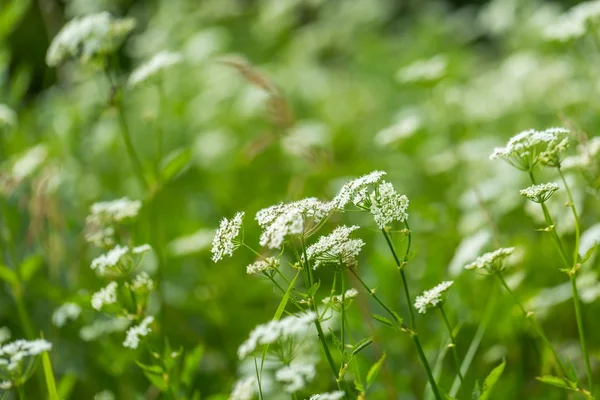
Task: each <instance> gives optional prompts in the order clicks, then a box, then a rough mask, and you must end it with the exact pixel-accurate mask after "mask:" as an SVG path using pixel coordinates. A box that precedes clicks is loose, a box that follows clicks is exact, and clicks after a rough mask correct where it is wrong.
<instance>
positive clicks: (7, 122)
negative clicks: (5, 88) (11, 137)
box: [0, 104, 17, 129]
mask: <svg viewBox="0 0 600 400" xmlns="http://www.w3.org/2000/svg"><path fill="white" fill-rule="evenodd" d="M16 124H17V113H16V112H14V111H13V110H12V108H10V107H9V106H7V105H6V104H0V129H2V128H12V127H13V126H15V125H16Z"/></svg>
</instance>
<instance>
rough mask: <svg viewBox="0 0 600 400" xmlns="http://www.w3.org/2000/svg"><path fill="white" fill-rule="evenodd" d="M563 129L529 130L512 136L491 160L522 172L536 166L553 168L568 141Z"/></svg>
mask: <svg viewBox="0 0 600 400" xmlns="http://www.w3.org/2000/svg"><path fill="white" fill-rule="evenodd" d="M568 133H569V130H568V129H565V128H548V129H546V130H544V131H536V130H535V129H530V130H527V131H523V132H521V133H519V134H517V135H515V136H513V137H512V138H511V139H510V140H509V141H508V144H507V145H506V147H497V148H496V149H494V152H493V153H492V155H491V156H490V159H491V160H495V159H502V160H504V161H506V162H508V163H509V164H511V165H512V166H514V167H515V168H518V169H520V170H522V171H531V170H533V168H535V167H536V166H537V165H538V164H542V165H548V166H551V167H555V166H558V165H560V161H561V153H563V152H564V151H565V150H566V149H567V147H568V145H569V141H568V138H567V137H566V135H567V134H568Z"/></svg>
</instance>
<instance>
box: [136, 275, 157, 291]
mask: <svg viewBox="0 0 600 400" xmlns="http://www.w3.org/2000/svg"><path fill="white" fill-rule="evenodd" d="M131 288H132V289H133V290H134V291H135V292H144V293H149V292H151V291H152V290H153V289H154V281H153V280H152V278H150V276H149V275H148V274H147V273H146V272H141V273H139V274H137V275H136V276H135V278H133V281H132V282H131Z"/></svg>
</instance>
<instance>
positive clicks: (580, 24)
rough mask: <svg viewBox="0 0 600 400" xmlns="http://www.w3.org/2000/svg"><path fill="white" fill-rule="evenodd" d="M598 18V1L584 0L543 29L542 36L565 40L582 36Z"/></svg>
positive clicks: (599, 6)
mask: <svg viewBox="0 0 600 400" xmlns="http://www.w3.org/2000/svg"><path fill="white" fill-rule="evenodd" d="M599 18H600V1H598V0H593V1H586V2H584V3H581V4H578V5H576V6H574V7H572V8H571V9H569V10H568V11H566V12H565V13H563V14H562V15H561V16H560V17H559V18H558V20H557V21H556V22H555V23H553V24H551V25H549V26H547V27H546V28H545V29H544V37H545V38H546V39H548V40H555V41H558V42H566V41H569V40H571V39H576V38H578V37H581V36H583V35H584V34H585V33H586V31H587V30H588V28H589V25H593V24H594V23H597V22H598V19H599Z"/></svg>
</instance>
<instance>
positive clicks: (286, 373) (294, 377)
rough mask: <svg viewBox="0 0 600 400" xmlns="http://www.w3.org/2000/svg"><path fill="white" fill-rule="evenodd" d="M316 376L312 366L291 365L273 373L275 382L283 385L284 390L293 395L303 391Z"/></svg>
mask: <svg viewBox="0 0 600 400" xmlns="http://www.w3.org/2000/svg"><path fill="white" fill-rule="evenodd" d="M316 374H317V371H316V369H315V366H314V364H301V363H292V364H290V365H286V366H284V367H282V368H280V369H278V370H277V372H275V380H277V381H278V382H282V383H284V384H285V386H284V388H283V389H284V390H285V391H286V392H288V393H294V392H297V391H299V390H302V389H304V388H305V387H306V386H307V385H308V384H309V383H310V382H311V381H312V380H313V379H314V378H315V375H316Z"/></svg>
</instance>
